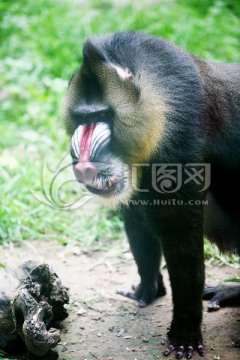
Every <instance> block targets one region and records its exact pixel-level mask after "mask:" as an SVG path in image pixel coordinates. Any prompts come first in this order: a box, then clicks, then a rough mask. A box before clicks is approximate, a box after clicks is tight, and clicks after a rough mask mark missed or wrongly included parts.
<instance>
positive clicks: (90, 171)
mask: <svg viewBox="0 0 240 360" xmlns="http://www.w3.org/2000/svg"><path fill="white" fill-rule="evenodd" d="M74 172H75V175H76V178H77V179H78V180H80V181H83V182H86V181H92V179H93V178H94V176H96V174H97V170H96V168H95V166H94V165H93V164H91V163H90V162H89V161H86V162H78V163H77V165H76V166H75V168H74Z"/></svg>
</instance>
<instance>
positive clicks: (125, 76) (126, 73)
mask: <svg viewBox="0 0 240 360" xmlns="http://www.w3.org/2000/svg"><path fill="white" fill-rule="evenodd" d="M111 66H112V67H113V68H114V69H115V70H116V72H117V74H118V76H119V77H120V79H121V80H131V79H133V74H132V73H131V71H130V70H129V69H128V68H125V69H123V68H121V67H119V66H116V65H113V64H111Z"/></svg>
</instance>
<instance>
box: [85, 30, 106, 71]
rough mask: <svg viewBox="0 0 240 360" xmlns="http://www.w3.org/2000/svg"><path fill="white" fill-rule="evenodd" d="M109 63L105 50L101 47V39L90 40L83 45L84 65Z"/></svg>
mask: <svg viewBox="0 0 240 360" xmlns="http://www.w3.org/2000/svg"><path fill="white" fill-rule="evenodd" d="M102 62H107V56H106V55H105V54H104V49H103V48H102V47H101V45H100V42H99V39H98V41H97V39H96V41H95V38H94V37H92V38H89V39H87V40H86V41H85V42H84V45H83V64H84V65H86V64H90V65H92V66H94V64H99V63H102Z"/></svg>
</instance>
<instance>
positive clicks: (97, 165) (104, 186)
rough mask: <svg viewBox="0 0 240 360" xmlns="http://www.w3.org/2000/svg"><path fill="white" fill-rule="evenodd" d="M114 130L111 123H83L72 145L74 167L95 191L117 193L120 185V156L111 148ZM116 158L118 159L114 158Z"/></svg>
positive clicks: (105, 193) (103, 194) (85, 182)
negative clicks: (118, 167) (117, 161)
mask: <svg viewBox="0 0 240 360" xmlns="http://www.w3.org/2000/svg"><path fill="white" fill-rule="evenodd" d="M110 138H111V131H110V128H109V126H108V124H107V123H101V122H99V123H90V124H84V125H79V126H78V128H77V129H76V130H75V132H74V134H73V137H72V139H71V144H70V152H71V156H72V158H73V169H74V173H75V176H76V178H77V180H78V181H80V182H82V183H84V185H85V186H86V188H87V189H88V190H89V191H91V192H92V193H94V194H97V195H101V196H109V195H114V192H115V190H116V188H117V187H119V186H118V185H119V184H118V183H119V174H116V171H115V169H114V168H115V166H116V163H115V162H116V158H115V157H114V156H113V155H112V154H111V151H110V146H109V144H110ZM114 160H115V161H114Z"/></svg>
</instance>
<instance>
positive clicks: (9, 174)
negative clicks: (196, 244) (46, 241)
mask: <svg viewBox="0 0 240 360" xmlns="http://www.w3.org/2000/svg"><path fill="white" fill-rule="evenodd" d="M127 29H135V30H142V31H144V32H146V33H149V34H154V35H159V36H162V37H164V38H166V39H168V40H170V41H172V42H174V43H175V44H177V45H179V46H180V47H182V48H184V49H186V50H189V51H191V52H193V53H195V54H196V55H199V56H202V57H204V58H206V59H208V60H215V61H224V62H240V54H239V49H240V6H239V2H238V1H237V0H235V1H231V0H225V1H224V0H222V1H217V0H203V1H197V0H192V1H191V0H169V1H167V0H166V1H164V0H163V1H145V0H143V1H132V2H130V1H129V2H128V1H122V2H119V1H118V2H117V1H97V0H90V1H84V0H70V1H61V0H55V1H54V0H35V1H28V0H21V1H17V0H12V1H11V0H9V1H7V0H2V1H1V2H0V73H1V77H0V101H1V110H0V135H1V136H0V197H1V201H0V242H3V241H18V240H22V239H33V238H40V237H46V238H50V237H51V238H56V239H58V240H59V241H61V242H63V243H64V244H66V243H69V242H74V241H79V240H80V241H82V244H83V245H84V246H90V245H92V244H94V243H97V244H98V246H102V247H104V246H108V245H107V244H108V242H109V241H111V240H116V239H118V238H120V237H122V224H121V221H120V220H119V218H118V217H117V216H113V215H112V213H111V212H108V211H106V210H102V209H101V210H97V211H95V212H94V213H93V212H89V211H87V210H86V208H85V207H84V206H83V207H81V208H79V209H78V210H75V211H63V210H62V209H59V208H56V207H53V206H51V204H49V205H45V204H43V203H41V202H40V201H37V200H36V199H35V197H34V196H33V195H32V192H31V190H41V189H42V168H43V164H44V162H45V161H47V163H48V165H49V167H50V168H52V169H56V167H57V165H56V164H59V163H60V162H61V160H62V159H63V158H64V157H65V156H66V154H67V153H68V147H69V144H68V139H67V137H66V135H65V132H64V129H63V125H62V120H61V117H62V115H61V112H62V105H63V101H64V95H65V93H66V88H67V83H68V80H69V78H70V77H71V74H72V73H73V72H74V70H75V69H76V68H77V67H78V66H79V65H80V63H81V57H82V55H81V48H82V43H83V40H84V38H85V37H86V36H88V35H91V34H93V33H96V34H103V33H107V32H113V31H117V30H127ZM51 179H52V173H49V174H48V175H46V180H45V181H46V183H47V184H48V181H49V182H51ZM73 188H74V187H73V186H69V187H66V188H64V189H62V191H61V199H62V201H63V202H64V201H65V202H66V201H68V200H69V199H71V198H72V196H75V195H76V194H74V191H73ZM206 249H207V250H206V252H207V254H210V253H211V251H212V247H209V245H207V246H206ZM213 256H218V255H216V254H215V249H214V255H213Z"/></svg>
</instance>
